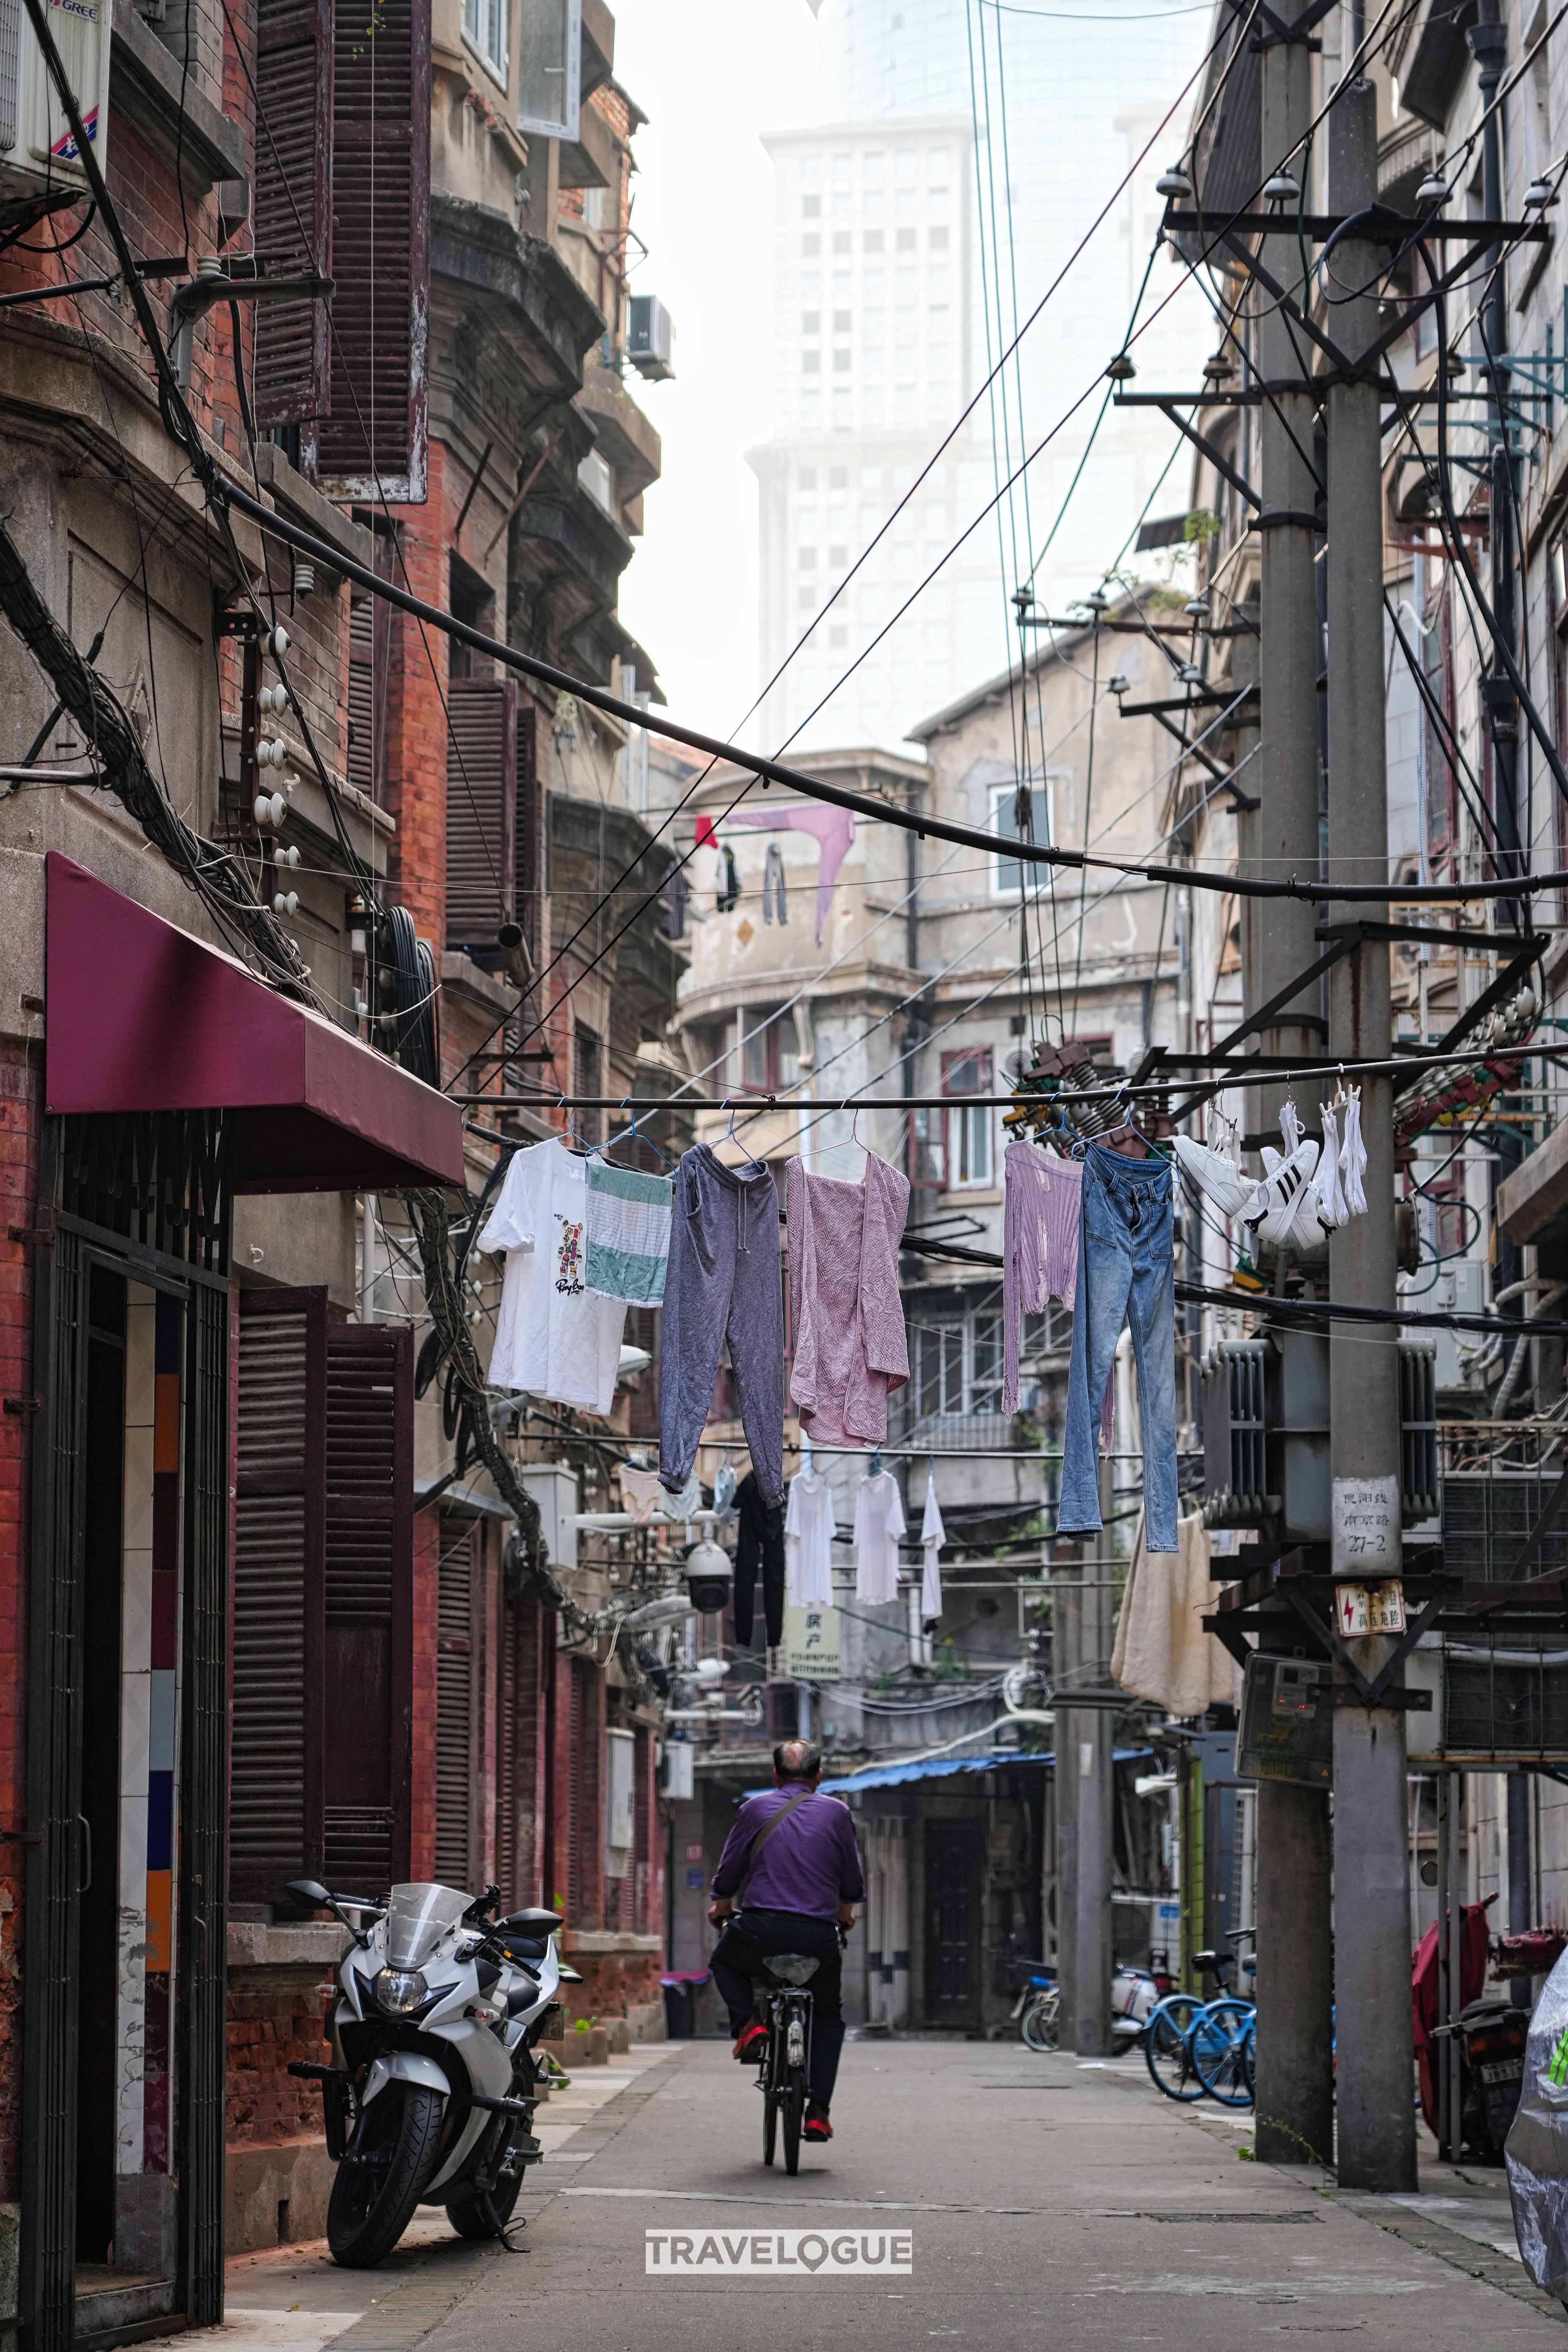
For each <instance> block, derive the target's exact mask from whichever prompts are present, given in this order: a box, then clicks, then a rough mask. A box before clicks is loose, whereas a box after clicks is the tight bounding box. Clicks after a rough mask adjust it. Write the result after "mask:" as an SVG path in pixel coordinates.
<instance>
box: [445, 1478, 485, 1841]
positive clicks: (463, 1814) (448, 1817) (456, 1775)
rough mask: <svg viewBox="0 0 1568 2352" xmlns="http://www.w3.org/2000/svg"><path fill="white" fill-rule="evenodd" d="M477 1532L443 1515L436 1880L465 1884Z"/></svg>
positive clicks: (469, 1826) (469, 1834)
mask: <svg viewBox="0 0 1568 2352" xmlns="http://www.w3.org/2000/svg"><path fill="white" fill-rule="evenodd" d="M478 1543H479V1530H478V1528H476V1527H475V1526H474V1525H473V1523H472V1521H471V1520H468V1519H459V1518H458V1517H455V1516H454V1515H452V1514H450V1513H445V1512H444V1513H443V1514H442V1517H441V1539H440V1553H439V1557H438V1559H437V1579H436V1875H437V1878H438V1879H440V1880H441V1881H442V1883H443V1885H447V1886H467V1885H468V1883H469V1878H470V1875H471V1874H472V1868H473V1843H472V1831H473V1801H472V1792H473V1786H474V1627H473V1610H474V1567H475V1553H476V1550H477V1548H478Z"/></svg>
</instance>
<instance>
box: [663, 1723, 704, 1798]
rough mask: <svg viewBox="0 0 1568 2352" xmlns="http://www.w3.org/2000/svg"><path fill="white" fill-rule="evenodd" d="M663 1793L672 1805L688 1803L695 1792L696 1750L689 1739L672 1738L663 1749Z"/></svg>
mask: <svg viewBox="0 0 1568 2352" xmlns="http://www.w3.org/2000/svg"><path fill="white" fill-rule="evenodd" d="M664 1793H665V1795H666V1796H667V1797H668V1799H669V1801H670V1803H671V1804H672V1805H685V1804H689V1803H690V1801H691V1800H692V1798H693V1797H694V1796H695V1795H696V1794H697V1750H696V1748H693V1746H692V1745H691V1742H690V1740H689V1739H672V1740H671V1741H670V1742H669V1744H668V1747H667V1748H666V1749H665V1751H664Z"/></svg>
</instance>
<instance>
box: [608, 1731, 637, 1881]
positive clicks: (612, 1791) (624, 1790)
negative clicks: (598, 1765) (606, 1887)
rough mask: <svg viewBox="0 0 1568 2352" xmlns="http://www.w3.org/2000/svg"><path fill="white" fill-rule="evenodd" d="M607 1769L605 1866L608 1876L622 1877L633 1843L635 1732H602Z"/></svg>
mask: <svg viewBox="0 0 1568 2352" xmlns="http://www.w3.org/2000/svg"><path fill="white" fill-rule="evenodd" d="M605 1748H606V1750H607V1755H606V1762H607V1765H608V1770H607V1773H606V1775H605V1779H606V1790H605V1873H606V1874H607V1875H608V1876H609V1877H611V1878H624V1877H625V1876H626V1872H627V1870H628V1869H629V1868H630V1866H631V1859H632V1849H633V1847H634V1846H635V1845H636V1843H637V1734H636V1733H635V1732H631V1731H607V1732H606V1733H605Z"/></svg>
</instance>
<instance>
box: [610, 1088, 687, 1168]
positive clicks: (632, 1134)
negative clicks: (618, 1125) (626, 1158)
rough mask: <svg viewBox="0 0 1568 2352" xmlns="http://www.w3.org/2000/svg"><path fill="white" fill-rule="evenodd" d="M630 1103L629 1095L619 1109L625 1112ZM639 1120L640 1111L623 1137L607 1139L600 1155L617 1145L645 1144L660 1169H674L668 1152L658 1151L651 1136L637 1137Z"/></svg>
mask: <svg viewBox="0 0 1568 2352" xmlns="http://www.w3.org/2000/svg"><path fill="white" fill-rule="evenodd" d="M630 1101H631V1097H630V1095H627V1096H626V1098H625V1100H624V1101H623V1102H622V1104H621V1108H622V1109H623V1110H625V1109H626V1105H627V1104H628V1103H629V1102H630ZM640 1118H642V1113H641V1111H638V1112H637V1116H636V1118H633V1120H632V1123H631V1125H630V1127H628V1128H627V1129H626V1132H625V1134H624V1135H612V1136H611V1138H610V1139H609V1142H608V1143H606V1144H605V1145H604V1146H603V1147H602V1153H603V1152H604V1151H608V1150H611V1148H612V1146H614V1145H615V1144H617V1143H646V1144H647V1148H648V1150H650V1151H651V1152H652V1153H653V1155H654V1157H655V1159H656V1160H658V1164H659V1166H660V1167H661V1168H673V1167H674V1165H675V1162H674V1160H671V1159H670V1157H669V1155H668V1152H664V1151H661V1150H659V1148H658V1144H657V1143H656V1142H655V1141H654V1139H653V1138H652V1136H651V1135H639V1134H638V1133H637V1122H638V1120H639V1119H640ZM601 1156H602V1155H601Z"/></svg>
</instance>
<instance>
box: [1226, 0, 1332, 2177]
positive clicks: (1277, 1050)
mask: <svg viewBox="0 0 1568 2352" xmlns="http://www.w3.org/2000/svg"><path fill="white" fill-rule="evenodd" d="M1303 5H1304V0H1303ZM1300 13H1301V10H1300V7H1297V8H1289V9H1287V10H1286V11H1285V15H1286V16H1287V20H1288V21H1293V19H1294V17H1295V16H1298V15H1299V14H1300ZM1311 113H1312V58H1311V52H1310V49H1309V47H1308V46H1307V44H1306V42H1305V41H1304V40H1303V41H1290V42H1287V41H1280V40H1273V41H1271V42H1270V43H1269V45H1268V47H1267V48H1265V50H1264V52H1263V103H1262V131H1263V137H1262V161H1261V165H1260V176H1262V177H1264V178H1267V177H1268V175H1269V174H1270V173H1273V172H1275V171H1276V170H1277V169H1278V168H1279V163H1280V160H1281V158H1283V157H1286V156H1290V157H1291V161H1290V163H1289V164H1288V165H1287V167H1286V168H1287V169H1288V170H1289V172H1290V173H1292V174H1295V175H1299V174H1300V173H1302V172H1303V171H1304V170H1305V169H1306V159H1305V158H1304V157H1302V156H1300V155H1292V150H1293V149H1294V148H1295V146H1296V142H1298V140H1300V138H1301V137H1302V136H1303V135H1304V133H1305V131H1306V130H1307V126H1308V124H1309V122H1310V120H1311ZM1294 209H1295V208H1294V206H1293V205H1289V204H1286V205H1283V207H1282V219H1283V221H1284V226H1283V228H1282V232H1281V234H1280V235H1279V236H1268V237H1266V238H1264V239H1263V242H1262V259H1263V261H1264V264H1265V266H1266V267H1267V268H1268V269H1269V270H1270V271H1271V272H1272V274H1273V275H1274V276H1275V277H1276V278H1278V279H1279V282H1280V284H1281V285H1283V286H1285V287H1287V288H1288V289H1289V290H1290V291H1291V293H1292V294H1294V295H1295V296H1296V297H1297V299H1299V300H1300V301H1302V302H1303V303H1307V304H1310V301H1311V299H1312V289H1311V288H1310V286H1304V285H1302V284H1301V282H1300V280H1301V259H1300V246H1299V244H1298V242H1297V239H1296V236H1295V233H1294V226H1293V224H1291V222H1290V220H1289V215H1290V214H1291V213H1292V212H1293V211H1294ZM1258 310H1259V317H1258V375H1259V378H1260V379H1261V382H1262V383H1263V385H1264V387H1265V389H1266V397H1265V399H1264V402H1263V404H1262V407H1261V408H1260V410H1259V412H1258V419H1259V436H1258V439H1259V468H1260V477H1261V478H1260V484H1259V495H1260V496H1261V498H1262V500H1263V513H1262V517H1261V519H1260V520H1261V524H1262V529H1261V580H1260V592H1259V614H1260V618H1261V623H1262V629H1263V637H1262V648H1261V656H1260V667H1259V718H1260V720H1261V725H1262V748H1261V749H1260V751H1259V752H1258V758H1257V760H1256V761H1254V763H1253V772H1255V773H1256V774H1257V775H1258V797H1259V799H1260V800H1261V802H1262V806H1261V807H1260V808H1259V809H1258V812H1257V814H1255V815H1248V816H1243V817H1240V818H1238V819H1237V829H1238V832H1240V831H1242V829H1243V828H1245V832H1244V833H1243V837H1242V842H1241V848H1242V852H1243V856H1244V857H1245V856H1247V852H1248V850H1250V852H1251V856H1252V858H1253V860H1254V861H1255V862H1254V863H1253V864H1252V865H1251V866H1250V868H1249V869H1248V868H1246V867H1244V870H1250V871H1252V872H1253V873H1255V874H1258V875H1260V876H1263V877H1269V878H1274V877H1278V876H1279V875H1281V874H1291V873H1294V874H1315V873H1316V872H1317V870H1318V856H1319V845H1318V617H1317V613H1318V608H1317V596H1318V583H1317V565H1316V561H1315V558H1316V551H1317V544H1318V541H1317V535H1316V533H1315V531H1314V530H1313V528H1312V518H1313V509H1314V505H1315V502H1316V499H1317V495H1318V485H1317V478H1316V474H1315V471H1314V467H1313V464H1312V436H1313V432H1314V429H1315V428H1314V423H1313V416H1312V396H1311V394H1310V391H1308V390H1307V389H1306V388H1305V383H1304V377H1305V372H1306V362H1307V359H1308V355H1309V349H1310V347H1309V346H1308V345H1307V343H1306V341H1305V339H1304V338H1303V337H1302V336H1301V335H1300V333H1297V334H1296V335H1294V336H1293V335H1292V333H1291V331H1290V328H1289V323H1288V321H1287V320H1286V319H1285V317H1284V316H1283V314H1282V312H1281V311H1280V310H1279V306H1278V305H1277V304H1276V303H1275V302H1274V301H1273V300H1272V299H1270V298H1269V297H1268V296H1267V295H1264V294H1261V293H1260V295H1259V300H1258ZM1295 386H1301V387H1302V388H1301V389H1300V390H1296V389H1293V388H1292V387H1295ZM1242 904H1243V907H1244V908H1247V910H1248V912H1249V913H1250V915H1251V917H1252V928H1253V932H1254V937H1255V940H1256V947H1255V950H1254V953H1253V955H1252V957H1251V958H1250V959H1244V969H1245V971H1246V972H1247V977H1248V979H1249V980H1250V981H1251V983H1252V985H1253V987H1255V989H1256V991H1257V993H1256V995H1254V996H1253V997H1252V999H1251V1001H1250V1003H1249V1004H1248V1006H1247V1010H1248V1011H1251V1010H1253V1009H1255V1008H1256V1007H1258V1006H1260V1005H1263V1004H1267V1003H1268V1001H1269V999H1270V998H1271V997H1273V996H1276V995H1277V994H1278V993H1279V991H1280V990H1281V989H1283V988H1286V987H1288V986H1289V982H1290V981H1291V980H1292V979H1293V978H1294V977H1295V976H1296V974H1297V973H1299V972H1302V971H1308V970H1309V969H1310V966H1311V965H1312V964H1314V963H1315V962H1317V961H1318V959H1319V957H1320V955H1321V952H1322V950H1321V948H1320V947H1319V946H1318V944H1317V942H1316V940H1314V939H1313V936H1312V932H1313V927H1314V921H1315V916H1314V910H1313V909H1312V908H1311V907H1310V906H1305V905H1300V904H1297V903H1296V902H1294V901H1289V902H1286V903H1283V904H1281V903H1279V902H1277V901H1275V900H1268V901H1262V900H1258V899H1250V900H1249V899H1244V900H1243V901H1242ZM1320 1018H1321V992H1320V991H1319V990H1318V989H1316V988H1313V989H1310V990H1307V991H1305V992H1303V993H1302V994H1301V995H1300V996H1299V997H1297V998H1295V999H1294V1000H1293V1001H1292V1002H1291V1003H1289V1004H1288V1005H1286V1006H1285V1007H1283V1008H1282V1011H1281V1013H1280V1015H1279V1019H1278V1020H1276V1021H1274V1022H1271V1023H1270V1024H1269V1025H1268V1028H1267V1029H1266V1030H1265V1031H1264V1032H1263V1034H1262V1035H1261V1036H1260V1037H1259V1038H1258V1040H1257V1047H1258V1050H1259V1051H1260V1052H1263V1053H1266V1054H1288V1055H1291V1056H1292V1057H1294V1058H1297V1059H1301V1058H1305V1057H1306V1056H1308V1055H1314V1054H1317V1053H1319V1052H1321V1048H1322V1043H1323V1037H1322V1031H1321V1027H1318V1026H1315V1025H1312V1024H1315V1023H1316V1022H1317V1021H1318V1020H1319V1019H1320ZM1282 1098H1283V1094H1282V1089H1280V1088H1279V1087H1258V1088H1257V1089H1256V1091H1255V1093H1254V1094H1253V1095H1252V1096H1251V1097H1249V1100H1251V1101H1253V1102H1255V1103H1256V1105H1257V1111H1256V1114H1255V1116H1256V1121H1257V1125H1258V1128H1259V1129H1263V1128H1268V1127H1272V1125H1273V1123H1274V1122H1275V1120H1276V1119H1277V1118H1278V1117H1279V1105H1280V1102H1281V1100H1282ZM1328 1814H1329V1806H1328V1797H1327V1794H1326V1792H1323V1791H1321V1790H1316V1789H1307V1788H1298V1787H1296V1786H1294V1785H1293V1784H1291V1783H1290V1782H1288V1781H1283V1780H1260V1781H1259V1782H1258V1880H1257V1885H1258V1895H1257V1901H1258V1913H1257V1920H1256V1925H1257V1928H1258V2103H1257V2116H1258V2158H1259V2159H1260V2161H1262V2162H1264V2163H1268V2164H1299V2163H1304V2162H1310V2161H1311V2160H1312V2158H1318V2159H1319V2160H1320V2161H1321V2162H1325V2163H1326V2162H1327V2161H1328V2160H1329V2158H1330V2155H1331V2150H1332V2147H1333V2116H1334V2078H1333V2045H1332V2027H1331V2000H1332V1995H1331V1958H1330V1954H1331V1944H1330V1932H1329V1907H1330V1885H1331V1880H1330V1855H1329V1819H1328Z"/></svg>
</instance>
